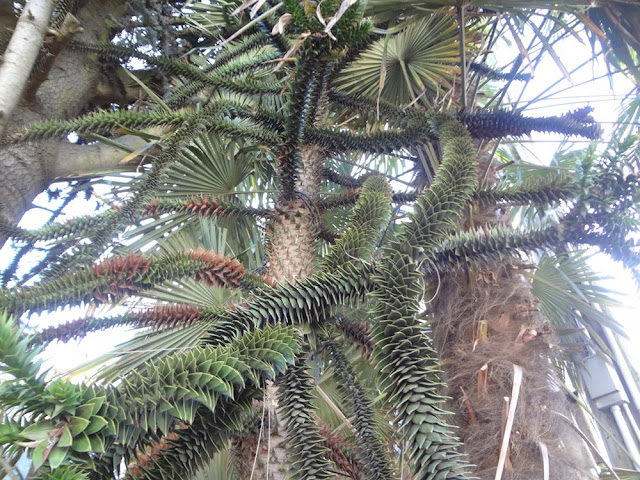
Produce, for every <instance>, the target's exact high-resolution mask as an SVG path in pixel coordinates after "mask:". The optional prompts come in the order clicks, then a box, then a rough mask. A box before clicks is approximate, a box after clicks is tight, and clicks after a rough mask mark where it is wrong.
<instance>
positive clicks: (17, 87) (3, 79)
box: [0, 0, 53, 137]
mask: <svg viewBox="0 0 640 480" xmlns="http://www.w3.org/2000/svg"><path fill="white" fill-rule="evenodd" d="M52 12H53V0H29V1H28V2H27V3H26V5H25V6H24V8H23V10H22V14H21V15H20V18H19V19H18V23H17V24H16V28H15V30H14V32H13V35H12V36H11V41H10V42H9V45H8V46H7V49H6V51H5V52H4V55H3V58H2V63H0V85H1V86H2V88H1V89H0V137H1V136H2V133H3V132H4V129H5V128H6V126H7V124H8V122H9V119H10V118H11V114H12V113H13V110H14V109H15V108H16V105H17V104H18V101H19V100H20V97H21V96H22V92H23V91H24V89H25V87H26V85H27V80H28V79H29V74H30V73H31V70H32V68H33V65H34V63H35V61H36V58H37V57H38V53H40V45H41V44H42V40H43V39H44V35H45V33H46V31H47V27H48V26H49V18H50V17H51V13H52Z"/></svg>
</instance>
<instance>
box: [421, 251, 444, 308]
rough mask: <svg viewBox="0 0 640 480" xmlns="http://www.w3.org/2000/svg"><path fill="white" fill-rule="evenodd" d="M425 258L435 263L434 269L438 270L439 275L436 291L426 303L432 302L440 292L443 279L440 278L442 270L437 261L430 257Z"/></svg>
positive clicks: (432, 263)
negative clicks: (439, 268)
mask: <svg viewBox="0 0 640 480" xmlns="http://www.w3.org/2000/svg"><path fill="white" fill-rule="evenodd" d="M425 260H427V261H428V262H429V263H430V264H431V265H433V269H434V270H435V271H436V275H437V277H438V286H437V287H436V293H434V294H433V296H432V297H431V298H430V299H429V300H427V301H426V302H425V303H431V302H433V301H434V300H435V298H436V297H437V296H438V293H440V287H441V286H442V279H441V278H440V270H438V266H437V265H436V264H435V262H434V261H433V260H429V259H425Z"/></svg>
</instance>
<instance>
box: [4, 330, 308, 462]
mask: <svg viewBox="0 0 640 480" xmlns="http://www.w3.org/2000/svg"><path fill="white" fill-rule="evenodd" d="M2 326H3V328H5V327H6V328H10V327H11V326H12V325H10V324H9V323H3V325H2ZM28 341H29V339H28V338H26V339H25V340H24V342H28ZM3 347H4V345H3ZM298 348H299V347H298V344H297V335H296V333H295V332H294V331H293V329H291V328H287V327H282V326H277V327H273V328H269V327H267V328H265V329H263V330H258V331H255V332H253V333H247V334H245V335H243V336H242V337H241V338H239V339H238V340H236V341H234V342H232V343H231V344H230V345H228V346H226V347H218V348H213V347H210V346H205V347H202V348H196V349H192V350H190V351H187V352H178V353H174V354H172V355H169V356H167V357H165V358H164V359H161V360H159V361H154V362H147V363H146V364H145V365H144V366H143V368H142V369H140V370H138V371H135V372H132V374H130V375H129V376H128V377H127V378H126V379H124V380H123V381H122V383H121V384H120V385H118V386H117V387H107V388H102V387H95V386H94V387H86V386H84V385H73V384H70V383H67V382H63V381H61V380H57V381H55V382H53V383H50V384H49V385H47V386H46V387H45V388H44V390H43V387H44V386H45V384H44V383H43V382H42V380H41V379H40V378H37V377H36V376H35V374H34V372H33V371H19V370H17V369H16V368H15V366H14V367H11V365H15V364H16V363H17V364H19V365H24V364H25V363H26V362H28V361H29V360H30V359H31V358H32V357H33V353H32V352H30V351H29V350H28V349H25V350H22V351H21V352H19V353H15V352H14V351H13V350H12V345H8V346H7V348H3V350H0V365H2V366H3V367H4V369H5V370H6V371H7V372H8V373H12V374H13V375H14V376H15V377H16V379H17V380H23V381H22V382H20V383H13V384H5V388H4V390H3V392H2V400H3V403H4V404H5V405H14V406H16V407H18V408H19V409H21V410H24V411H25V412H28V413H30V414H31V415H32V416H31V417H30V424H29V425H28V426H26V427H25V428H23V429H22V430H21V431H20V433H19V437H20V438H21V439H24V440H30V441H34V442H37V445H38V446H37V447H36V448H35V451H34V454H33V455H34V463H35V464H36V467H39V466H40V465H43V464H46V465H48V467H49V468H50V469H51V470H55V469H56V468H57V467H58V466H60V465H61V464H63V463H64V462H65V461H73V462H83V463H88V464H89V465H91V464H93V461H92V459H91V453H92V454H105V455H106V456H110V457H112V459H113V462H114V464H116V462H119V460H118V458H119V457H120V456H121V455H122V454H123V453H126V451H125V452H123V450H122V449H123V448H125V449H129V452H131V453H134V452H135V448H136V446H137V445H140V444H141V442H142V444H143V445H144V444H145V443H146V444H149V442H150V439H152V438H153V437H149V438H147V436H148V435H152V436H153V435H157V434H161V435H167V434H169V433H170V432H172V431H173V430H174V429H175V428H176V427H177V426H178V425H177V423H176V421H177V420H178V419H180V420H182V421H184V422H187V423H189V424H195V423H197V422H196V414H197V411H198V409H199V408H206V409H208V410H210V411H211V412H215V411H217V408H218V403H219V402H220V401H221V400H222V399H234V398H241V397H242V395H248V396H249V397H251V396H252V395H253V394H254V392H257V391H258V390H259V388H260V387H261V385H262V382H263V381H264V380H267V379H271V380H273V379H274V378H275V377H276V375H279V374H282V373H283V372H284V371H285V370H286V368H287V366H288V365H289V364H291V363H293V361H294V358H295V353H296V352H297V351H298ZM35 352H36V353H37V350H36V351H35ZM16 357H17V358H16ZM16 375H22V377H17V376H16ZM26 375H29V377H27V376H26ZM224 403H225V402H223V404H224ZM223 416H224V414H223ZM174 436H175V435H174ZM5 437H6V436H5ZM5 437H3V438H4V439H5V441H6V440H7V439H6V438H5ZM45 447H46V449H45Z"/></svg>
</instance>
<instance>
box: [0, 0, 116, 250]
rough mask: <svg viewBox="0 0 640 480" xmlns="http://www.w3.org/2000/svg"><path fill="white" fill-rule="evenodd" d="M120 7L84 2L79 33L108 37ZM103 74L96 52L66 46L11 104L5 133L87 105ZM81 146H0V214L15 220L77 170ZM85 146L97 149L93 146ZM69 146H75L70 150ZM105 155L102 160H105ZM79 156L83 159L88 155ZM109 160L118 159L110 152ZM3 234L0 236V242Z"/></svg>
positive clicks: (62, 116)
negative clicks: (31, 91) (28, 97)
mask: <svg viewBox="0 0 640 480" xmlns="http://www.w3.org/2000/svg"><path fill="white" fill-rule="evenodd" d="M122 13H124V2H123V1H122V0H107V1H104V2H98V1H91V2H88V3H87V4H86V5H85V7H84V8H83V9H81V10H80V11H79V12H78V15H77V17H78V19H79V22H80V25H81V26H82V27H83V29H84V32H83V33H82V34H81V35H79V37H78V38H79V39H81V40H83V41H87V42H98V41H104V40H105V39H108V38H110V35H111V32H110V29H111V25H110V21H109V20H108V19H109V18H110V17H113V18H118V17H119V16H120V15H121V14H122ZM101 80H102V71H101V66H100V64H99V62H98V61H97V59H96V58H95V57H89V56H87V55H83V54H80V53H77V52H73V51H69V50H65V51H62V52H61V53H60V55H58V57H57V58H56V59H55V63H54V64H53V66H52V67H51V69H50V71H49V74H48V78H47V79H46V80H44V81H43V82H42V84H41V85H40V87H39V88H38V90H37V92H36V93H35V96H34V98H33V99H32V101H30V102H29V103H26V102H24V101H23V102H22V103H21V104H19V105H18V106H17V108H16V109H15V110H14V112H13V115H12V116H11V118H10V121H9V123H8V125H7V128H6V132H5V133H6V134H11V133H12V132H16V131H19V130H20V129H21V128H22V127H24V126H25V125H27V124H29V123H32V122H36V121H41V120H47V119H68V118H72V117H74V116H77V115H78V114H81V113H83V112H84V111H85V110H87V109H88V107H89V103H90V99H91V98H92V97H93V96H94V94H95V91H96V88H97V86H98V84H99V83H100V81H101ZM80 148H81V147H79V146H73V145H71V144H69V143H66V142H65V141H48V142H38V143H37V144H36V143H27V144H14V145H9V146H5V147H0V164H1V165H2V167H3V172H4V174H3V175H1V176H0V191H1V192H3V195H2V198H1V199H0V215H1V216H3V217H5V218H6V219H7V220H10V221H13V222H17V221H19V220H20V218H21V217H22V215H23V214H24V213H25V211H26V210H27V209H28V208H29V206H30V204H31V202H32V200H33V199H34V198H35V197H36V196H37V195H38V194H39V193H40V192H42V191H43V190H45V189H46V188H47V187H48V186H49V184H51V183H52V182H53V181H54V180H55V178H57V177H59V176H69V175H72V174H74V173H75V172H77V171H78V169H79V165H78V163H77V160H75V161H72V160H71V157H70V154H71V153H78V149H80ZM89 149H91V150H95V147H94V146H89ZM72 150H73V151H72ZM104 152H105V151H104V150H103V152H102V153H103V156H102V160H105V161H106V160H107V157H105V156H104ZM81 158H84V159H87V158H88V157H87V156H83V157H81ZM110 160H111V161H117V160H116V159H114V158H112V157H110ZM4 240H5V239H3V238H0V243H2V242H4Z"/></svg>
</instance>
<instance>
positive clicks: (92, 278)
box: [0, 251, 244, 313]
mask: <svg viewBox="0 0 640 480" xmlns="http://www.w3.org/2000/svg"><path fill="white" fill-rule="evenodd" d="M243 275H244V268H243V267H242V265H241V264H240V263H239V262H237V261H235V260H232V259H229V258H224V257H222V256H219V255H217V254H215V253H213V252H204V251H195V252H187V253H177V254H173V255H166V256H159V257H150V258H145V257H143V256H141V255H137V256H136V255H133V254H132V255H129V256H128V257H115V258H111V259H109V260H105V261H104V262H102V263H100V264H98V265H94V266H90V267H85V268H84V269H81V270H78V271H76V272H73V273H72V274H67V275H64V276H60V277H58V278H54V279H51V280H48V281H43V282H40V283H38V284H36V285H33V286H31V287H18V288H14V289H9V290H0V307H2V308H5V309H7V310H8V311H9V312H19V313H22V312H26V311H34V310H36V309H39V310H53V309H55V308H57V307H59V306H61V305H78V304H82V303H88V302H90V301H93V302H96V303H100V302H102V303H104V302H114V301H117V300H119V299H121V298H123V297H124V296H125V295H131V294H135V293H138V292H140V291H143V290H148V289H150V288H152V287H153V286H155V285H160V284H162V283H164V282H165V281H167V280H171V279H179V278H181V277H184V276H194V277H196V278H198V279H199V280H201V281H203V282H205V283H208V284H211V285H220V286H236V287H237V286H239V285H240V278H241V277H242V276H243Z"/></svg>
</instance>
